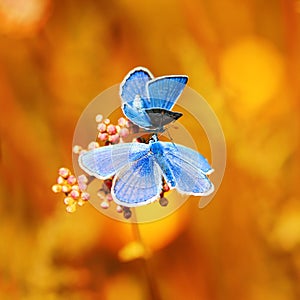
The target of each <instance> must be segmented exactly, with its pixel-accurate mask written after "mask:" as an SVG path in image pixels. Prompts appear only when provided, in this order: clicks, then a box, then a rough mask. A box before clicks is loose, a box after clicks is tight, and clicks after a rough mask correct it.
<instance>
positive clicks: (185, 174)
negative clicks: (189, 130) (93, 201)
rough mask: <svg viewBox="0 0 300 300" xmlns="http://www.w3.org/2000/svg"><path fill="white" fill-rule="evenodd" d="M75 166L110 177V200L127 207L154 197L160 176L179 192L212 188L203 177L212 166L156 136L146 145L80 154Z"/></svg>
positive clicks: (196, 192)
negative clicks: (111, 179)
mask: <svg viewBox="0 0 300 300" xmlns="http://www.w3.org/2000/svg"><path fill="white" fill-rule="evenodd" d="M79 165H80V167H81V168H82V169H83V170H84V171H85V172H86V173H88V174H89V175H92V176H94V177H96V178H99V179H107V178H110V177H112V176H114V178H113V183H112V188H111V194H112V197H113V200H114V201H115V202H116V203H117V204H119V205H122V206H127V207H136V206H141V205H145V204H148V203H151V202H153V201H155V200H157V199H158V198H159V196H160V193H161V190H162V182H163V180H162V179H164V180H165V181H166V183H167V184H168V185H169V187H170V189H174V188H175V189H177V191H178V192H179V193H182V194H187V195H196V196H205V195H209V194H210V193H212V192H213V191H214V186H213V184H212V182H211V181H210V180H209V179H208V177H207V175H209V174H211V173H212V172H213V169H212V168H211V166H210V165H209V163H208V162H207V160H206V159H205V158H204V157H203V156H202V155H201V154H199V153H198V152H196V151H194V150H192V149H190V148H187V147H185V146H182V145H179V144H174V143H170V142H160V141H158V140H157V138H156V136H154V138H153V139H152V140H150V142H149V144H144V143H137V142H134V143H124V144H116V145H110V146H105V147H100V148H96V149H93V150H90V151H88V152H85V153H82V154H81V155H80V156H79Z"/></svg>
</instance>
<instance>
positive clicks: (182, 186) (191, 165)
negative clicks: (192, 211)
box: [163, 143, 214, 196]
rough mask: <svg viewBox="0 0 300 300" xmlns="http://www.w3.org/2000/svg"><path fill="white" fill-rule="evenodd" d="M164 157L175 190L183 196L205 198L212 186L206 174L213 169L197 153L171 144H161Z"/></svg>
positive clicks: (210, 191)
mask: <svg viewBox="0 0 300 300" xmlns="http://www.w3.org/2000/svg"><path fill="white" fill-rule="evenodd" d="M163 147H164V156H165V158H166V160H167V161H168V164H169V168H170V169H171V171H172V174H173V177H174V181H175V183H176V186H175V187H176V189H177V190H178V191H179V192H181V193H184V194H189V195H198V196H205V195H208V194H210V193H212V192H213V190H214V186H213V184H212V182H211V181H210V180H209V179H208V177H207V176H206V174H210V173H211V172H212V171H213V169H212V168H211V167H210V165H209V164H208V162H207V160H206V159H205V158H204V157H203V156H202V155H201V154H199V153H198V152H196V151H194V150H192V149H190V148H187V147H184V146H182V145H178V144H173V143H163Z"/></svg>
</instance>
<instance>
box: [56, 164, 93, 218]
mask: <svg viewBox="0 0 300 300" xmlns="http://www.w3.org/2000/svg"><path fill="white" fill-rule="evenodd" d="M87 184H88V178H87V177H86V176H85V175H80V176H78V178H76V177H75V176H74V175H73V174H72V173H71V171H70V170H69V169H67V168H60V169H59V170H58V177H57V180H56V184H54V185H53V186H52V191H53V192H54V193H60V192H62V193H64V194H65V196H66V197H65V199H64V203H65V205H66V210H67V212H70V213H71V212H74V211H76V208H77V205H79V206H83V205H84V204H85V202H86V201H88V200H89V199H90V194H89V193H88V192H86V188H87Z"/></svg>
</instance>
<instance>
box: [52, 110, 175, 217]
mask: <svg viewBox="0 0 300 300" xmlns="http://www.w3.org/2000/svg"><path fill="white" fill-rule="evenodd" d="M96 123H97V138H96V140H95V141H91V142H90V143H89V144H88V146H87V149H84V148H82V147H81V146H79V145H75V146H74V147H73V153H74V154H77V155H80V154H81V153H83V152H85V151H89V150H92V149H95V148H98V147H103V146H107V145H112V144H118V143H123V142H124V139H125V138H126V137H128V136H129V135H130V134H132V133H137V132H138V130H139V129H138V126H136V125H134V124H132V123H131V122H130V121H129V120H127V119H126V118H124V117H121V118H119V119H118V124H117V125H114V124H112V123H111V121H110V119H103V117H102V115H100V114H99V115H97V116H96ZM134 141H136V142H139V143H148V142H149V138H148V137H145V136H140V137H138V138H135V139H134ZM58 174H59V176H58V178H57V183H56V184H55V185H53V187H52V190H53V191H54V192H55V193H58V192H63V193H64V194H65V195H66V197H65V199H64V203H65V204H66V210H67V211H68V212H74V211H76V208H77V206H82V205H83V204H84V203H85V202H86V201H87V200H88V199H89V198H90V195H89V193H87V192H86V189H87V187H88V185H89V183H90V182H91V181H92V180H94V179H95V178H94V177H92V176H86V175H80V176H78V178H76V177H75V176H74V175H72V174H71V172H70V170H69V169H67V168H60V169H59V171H58ZM112 180H113V177H112V178H109V179H106V180H103V181H102V182H101V183H100V188H99V190H98V191H97V197H98V198H99V199H100V207H101V208H102V209H109V208H110V207H111V206H115V209H116V211H117V212H118V213H123V217H124V218H125V219H129V218H130V217H131V215H132V212H131V210H130V208H129V207H126V206H121V205H116V204H115V203H114V202H113V198H112V195H111V187H112ZM162 180H163V179H162ZM169 190H170V188H169V186H168V185H167V183H166V182H165V181H164V180H163V186H162V190H161V193H160V198H159V199H158V201H159V204H160V205H161V206H167V205H168V200H167V198H165V193H166V192H168V191H169Z"/></svg>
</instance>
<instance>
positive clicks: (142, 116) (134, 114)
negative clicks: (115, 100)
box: [122, 103, 152, 128]
mask: <svg viewBox="0 0 300 300" xmlns="http://www.w3.org/2000/svg"><path fill="white" fill-rule="evenodd" d="M122 110H123V113H124V115H125V116H126V117H127V118H128V119H129V120H130V121H131V122H132V123H134V124H136V125H138V126H140V127H143V128H150V127H151V126H152V122H151V119H150V117H149V116H148V114H147V113H146V111H145V110H143V109H137V108H136V107H134V106H132V105H130V103H129V104H127V103H124V104H123V106H122Z"/></svg>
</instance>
